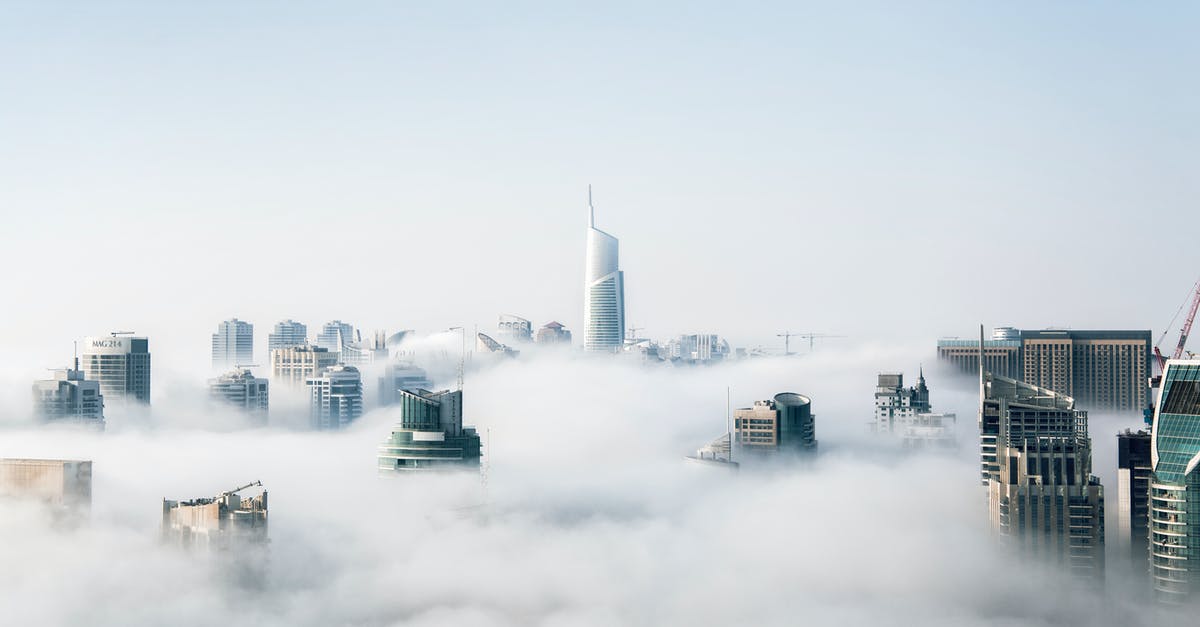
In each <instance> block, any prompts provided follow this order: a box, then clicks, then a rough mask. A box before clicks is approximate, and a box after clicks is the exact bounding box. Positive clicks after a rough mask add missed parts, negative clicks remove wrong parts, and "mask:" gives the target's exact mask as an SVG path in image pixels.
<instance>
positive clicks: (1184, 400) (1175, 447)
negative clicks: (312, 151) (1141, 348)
mask: <svg viewBox="0 0 1200 627" xmlns="http://www.w3.org/2000/svg"><path fill="white" fill-rule="evenodd" d="M1161 392H1162V393H1161V395H1160V396H1159V399H1158V404H1157V406H1156V407H1155V411H1154V427H1153V430H1152V434H1153V435H1152V436H1151V438H1152V439H1151V442H1150V461H1151V464H1152V466H1153V472H1152V474H1151V476H1150V573H1151V575H1152V576H1153V578H1154V594H1155V597H1156V598H1157V599H1158V600H1160V601H1163V602H1165V603H1172V604H1174V603H1184V602H1193V603H1194V602H1196V601H1197V600H1198V599H1200V596H1198V595H1197V593H1198V592H1200V360H1175V359H1172V360H1169V361H1168V362H1167V367H1166V370H1165V371H1164V372H1163V377H1162V388H1161Z"/></svg>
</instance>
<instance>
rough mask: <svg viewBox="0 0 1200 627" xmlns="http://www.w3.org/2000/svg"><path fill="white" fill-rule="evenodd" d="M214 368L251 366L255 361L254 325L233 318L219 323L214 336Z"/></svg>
mask: <svg viewBox="0 0 1200 627" xmlns="http://www.w3.org/2000/svg"><path fill="white" fill-rule="evenodd" d="M212 363H213V367H214V368H229V367H232V366H238V365H242V366H249V365H250V364H253V363H254V325H252V324H250V323H249V322H246V321H244V320H238V319H237V318H231V319H229V320H225V321H224V322H222V323H221V324H219V325H217V332H216V333H213V336H212Z"/></svg>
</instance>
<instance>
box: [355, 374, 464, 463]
mask: <svg viewBox="0 0 1200 627" xmlns="http://www.w3.org/2000/svg"><path fill="white" fill-rule="evenodd" d="M399 394H400V398H399V401H398V403H397V404H398V405H399V406H400V424H398V425H396V426H395V427H393V428H392V433H391V435H389V436H388V439H387V440H385V441H384V443H383V444H381V445H380V446H379V470H380V471H385V472H405V471H419V470H454V469H464V468H479V456H480V449H481V446H480V440H479V434H478V433H476V432H475V429H473V428H471V427H465V428H464V427H463V424H462V390H455V391H453V392H451V391H449V390H446V391H442V392H436V393H434V392H429V391H428V390H412V391H409V390H399Z"/></svg>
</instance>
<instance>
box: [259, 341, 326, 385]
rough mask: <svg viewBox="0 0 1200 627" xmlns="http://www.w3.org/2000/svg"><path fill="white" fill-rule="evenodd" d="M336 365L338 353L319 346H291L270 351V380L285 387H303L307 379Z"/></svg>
mask: <svg viewBox="0 0 1200 627" xmlns="http://www.w3.org/2000/svg"><path fill="white" fill-rule="evenodd" d="M337 363H338V353H332V352H330V351H329V350H328V349H325V348H321V347H319V346H307V345H305V346H292V347H289V348H277V349H275V350H273V351H271V378H272V379H274V380H276V381H278V382H282V383H284V384H285V385H289V386H292V387H298V386H301V385H304V383H305V381H307V380H308V378H309V377H311V376H313V375H315V374H316V373H318V372H320V371H322V370H324V369H326V368H330V367H332V366H334V365H336V364H337Z"/></svg>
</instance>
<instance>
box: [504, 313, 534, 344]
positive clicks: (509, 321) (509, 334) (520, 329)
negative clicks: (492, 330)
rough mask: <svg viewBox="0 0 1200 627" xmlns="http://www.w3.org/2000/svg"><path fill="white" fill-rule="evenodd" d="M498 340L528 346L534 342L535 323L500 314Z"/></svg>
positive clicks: (518, 317)
mask: <svg viewBox="0 0 1200 627" xmlns="http://www.w3.org/2000/svg"><path fill="white" fill-rule="evenodd" d="M496 338H497V339H499V340H500V341H501V342H507V343H512V344H526V343H529V342H532V341H533V323H532V322H530V321H528V320H526V319H524V318H522V317H520V316H514V315H511V314H500V322H499V323H498V324H497V325H496Z"/></svg>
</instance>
